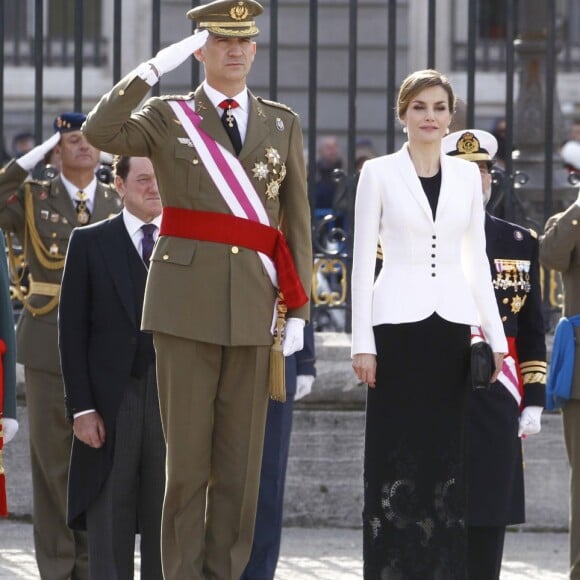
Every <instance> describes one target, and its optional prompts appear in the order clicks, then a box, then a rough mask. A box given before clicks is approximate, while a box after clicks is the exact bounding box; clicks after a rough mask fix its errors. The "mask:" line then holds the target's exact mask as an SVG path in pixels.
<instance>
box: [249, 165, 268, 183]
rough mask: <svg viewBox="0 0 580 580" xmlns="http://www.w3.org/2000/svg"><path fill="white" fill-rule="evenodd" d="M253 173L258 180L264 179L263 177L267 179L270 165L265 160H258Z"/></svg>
mask: <svg viewBox="0 0 580 580" xmlns="http://www.w3.org/2000/svg"><path fill="white" fill-rule="evenodd" d="M252 173H253V174H254V177H255V178H256V179H257V180H258V181H262V179H266V178H267V177H268V175H269V174H270V170H269V169H268V165H267V164H266V163H264V162H263V161H257V162H256V163H254V168H253V169H252Z"/></svg>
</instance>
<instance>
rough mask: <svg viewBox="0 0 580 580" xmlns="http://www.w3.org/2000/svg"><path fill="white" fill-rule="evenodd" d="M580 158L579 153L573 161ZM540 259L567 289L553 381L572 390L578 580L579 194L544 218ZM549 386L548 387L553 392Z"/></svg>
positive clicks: (569, 424)
mask: <svg viewBox="0 0 580 580" xmlns="http://www.w3.org/2000/svg"><path fill="white" fill-rule="evenodd" d="M579 149H580V148H579ZM568 153H570V151H569V152H568ZM577 154H580V150H578V151H577ZM579 160H580V155H578V156H577V157H576V159H575V160H574V162H575V163H578V161H579ZM566 161H568V162H569V161H570V160H569V159H566ZM540 260H541V262H542V265H543V266H545V267H546V268H550V269H553V270H556V271H557V272H560V273H561V275H562V285H563V287H564V310H563V312H562V315H563V318H562V319H561V320H560V322H559V323H558V327H557V328H556V336H555V337H554V350H553V352H552V359H551V362H550V380H549V383H553V382H556V381H557V382H559V379H558V377H561V379H562V380H563V382H565V383H567V384H566V385H565V388H566V389H568V390H569V392H568V393H567V395H568V396H567V397H566V400H565V402H564V404H563V408H562V419H563V424H564V441H565V444H566V452H567V454H568V462H569V464H570V570H569V578H570V580H580V448H579V446H578V441H579V440H580V327H579V324H580V194H579V195H578V198H577V199H576V201H575V202H574V203H572V204H571V205H570V206H569V207H568V208H567V209H566V210H565V211H563V212H560V213H557V214H555V215H553V216H551V217H550V218H549V219H548V221H547V222H546V227H545V230H544V235H542V236H541V237H540ZM561 325H562V330H565V329H566V327H568V332H564V335H563V337H565V336H566V334H568V339H567V340H566V339H565V338H562V341H561V346H562V348H563V351H564V352H565V353H566V354H567V355H568V356H565V357H562V358H560V357H559V356H557V354H556V353H557V350H558V348H557V344H558V343H559V342H560V340H559V339H558V335H559V333H560V326H561ZM556 361H559V362H560V364H557V363H556ZM564 378H566V380H565V381H564ZM551 386H552V385H551V384H549V385H548V393H549V394H551V391H552V389H551V388H550V387H551Z"/></svg>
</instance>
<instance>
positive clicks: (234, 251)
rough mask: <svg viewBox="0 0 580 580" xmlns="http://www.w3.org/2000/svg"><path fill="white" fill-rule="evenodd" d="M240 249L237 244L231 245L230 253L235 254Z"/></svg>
mask: <svg viewBox="0 0 580 580" xmlns="http://www.w3.org/2000/svg"><path fill="white" fill-rule="evenodd" d="M239 251H240V248H238V246H232V254H237V253H238V252H239Z"/></svg>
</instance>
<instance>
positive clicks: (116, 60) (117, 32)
mask: <svg viewBox="0 0 580 580" xmlns="http://www.w3.org/2000/svg"><path fill="white" fill-rule="evenodd" d="M121 1H122V0H115V5H114V7H113V84H117V82H118V81H119V80H121V42H122V32H121V18H122V17H123V11H122V8H121Z"/></svg>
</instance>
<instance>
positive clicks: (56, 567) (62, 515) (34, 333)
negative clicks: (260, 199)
mask: <svg viewBox="0 0 580 580" xmlns="http://www.w3.org/2000/svg"><path fill="white" fill-rule="evenodd" d="M84 120H85V116H84V115H82V114H81V113H75V112H72V113H63V114H61V115H59V116H58V117H57V118H56V120H55V121H54V129H55V133H54V135H52V136H51V137H50V138H49V139H47V140H46V141H45V142H44V143H41V144H40V145H38V146H36V147H35V148H34V149H32V150H31V151H29V152H28V153H26V154H24V155H23V156H21V157H19V158H18V159H13V160H12V161H10V162H9V163H8V164H7V165H6V166H5V167H3V168H2V169H0V227H1V228H2V229H4V230H5V231H9V232H13V233H15V234H16V236H17V237H18V240H19V241H20V243H21V244H22V247H23V248H24V252H25V253H24V259H25V262H26V266H27V268H26V269H22V270H21V272H28V273H29V279H28V292H27V294H26V295H22V293H21V291H20V287H21V285H22V283H23V282H24V281H23V280H19V279H15V280H13V288H14V291H15V292H16V296H17V297H18V298H20V299H21V300H22V303H23V306H24V308H23V311H22V314H21V316H20V318H19V320H18V327H17V330H16V338H17V356H18V362H20V363H22V364H23V365H24V371H25V381H26V402H27V406H28V413H29V422H30V455H31V461H32V490H33V506H34V511H33V526H34V545H35V553H36V561H37V564H38V569H39V571H40V576H41V578H47V579H50V580H66V579H68V578H74V579H79V578H80V579H84V578H88V567H87V546H86V537H85V535H84V534H83V533H80V532H73V531H72V530H70V529H68V527H67V523H66V489H67V473H68V464H69V456H70V450H71V443H72V426H71V424H70V423H69V422H68V421H67V420H66V417H65V407H64V384H63V380H62V374H61V370H60V360H59V354H58V336H57V306H58V300H59V294H60V282H61V276H62V272H63V266H64V258H65V253H66V249H67V244H68V240H69V237H70V235H71V232H72V230H73V228H75V227H77V226H83V225H85V224H87V223H90V222H94V221H98V220H101V219H104V218H106V217H108V216H109V215H111V214H113V213H117V212H119V211H120V201H119V198H118V195H117V193H116V192H115V191H114V190H113V189H111V188H109V187H108V186H104V185H103V184H101V183H99V182H98V181H97V179H96V177H95V168H96V166H97V163H98V161H99V152H98V151H97V150H96V149H95V148H94V147H93V146H92V145H90V143H89V142H88V141H87V140H86V138H85V137H84V135H83V134H82V133H81V131H80V128H81V125H82V123H83V122H84ZM53 148H56V149H57V150H58V152H59V153H60V156H61V158H62V173H61V174H60V175H59V176H57V177H55V178H54V179H52V180H50V181H37V180H34V179H32V180H27V181H25V180H26V179H27V177H28V174H29V172H30V171H31V170H32V169H33V168H34V167H35V165H36V164H37V163H38V162H39V161H41V160H42V159H43V158H44V156H45V155H46V153H48V151H50V150H51V149H53ZM9 253H10V247H9ZM10 258H11V262H12V263H13V264H14V256H13V255H10ZM14 270H15V268H14Z"/></svg>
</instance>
